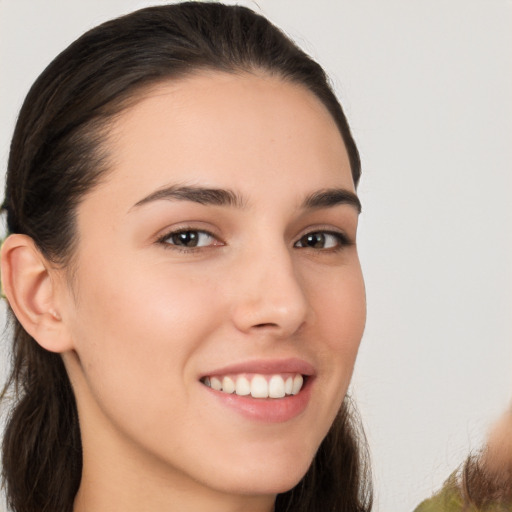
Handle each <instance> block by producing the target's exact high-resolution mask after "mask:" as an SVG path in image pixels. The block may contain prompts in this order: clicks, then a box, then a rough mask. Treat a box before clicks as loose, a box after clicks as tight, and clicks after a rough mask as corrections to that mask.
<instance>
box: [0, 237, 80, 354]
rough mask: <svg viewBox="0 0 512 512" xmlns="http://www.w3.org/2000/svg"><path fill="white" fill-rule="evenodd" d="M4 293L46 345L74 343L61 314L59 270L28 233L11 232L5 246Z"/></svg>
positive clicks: (57, 347) (55, 348)
mask: <svg viewBox="0 0 512 512" xmlns="http://www.w3.org/2000/svg"><path fill="white" fill-rule="evenodd" d="M1 271H2V287H3V292H4V294H5V296H6V298H7V300H8V301H9V305H10V306H11V308H12V310H13V312H14V314H15V315H16V317H17V318H18V320H19V321H20V323H21V324H22V326H23V328H24V329H25V331H27V333H28V334H30V336H32V337H33V338H34V339H35V340H36V341H37V342H38V343H39V345H41V346H42V347H43V348H45V349H46V350H49V351H51V352H65V351H67V350H70V349H71V348H72V343H71V339H70V336H69V334H68V330H67V328H66V325H65V323H64V322H63V321H62V318H61V315H60V313H59V308H58V304H59V298H60V297H59V296H58V290H59V289H60V290H62V287H59V286H56V284H57V283H56V279H57V277H58V270H57V269H55V268H53V267H52V265H51V264H50V262H49V261H48V260H47V259H46V258H45V257H44V256H43V255H42V253H41V252H40V251H39V249H38V248H37V247H36V245H35V243H34V241H33V240H32V238H30V237H29V236H26V235H19V234H15V235H10V236H9V237H8V238H7V239H6V240H5V242H4V243H3V245H2V250H1Z"/></svg>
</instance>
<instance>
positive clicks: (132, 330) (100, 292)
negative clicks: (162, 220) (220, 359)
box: [75, 260, 221, 419]
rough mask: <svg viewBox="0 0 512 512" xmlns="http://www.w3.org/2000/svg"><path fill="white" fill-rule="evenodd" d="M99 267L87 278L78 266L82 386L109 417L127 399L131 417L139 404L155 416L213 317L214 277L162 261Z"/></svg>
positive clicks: (187, 371)
mask: <svg viewBox="0 0 512 512" xmlns="http://www.w3.org/2000/svg"><path fill="white" fill-rule="evenodd" d="M97 268H100V267H99V266H98V267H97ZM101 268H102V269H109V268H110V269H111V270H112V271H110V272H108V271H102V273H101V274H98V273H96V275H95V279H94V280H87V279H85V276H87V275H89V272H88V271H89V270H90V268H87V267H86V266H84V267H83V268H82V269H81V273H82V275H81V282H82V283H85V284H84V285H83V286H82V287H81V289H80V297H79V302H78V310H77V315H76V328H75V346H76V351H77V354H78V356H79V358H80V361H81V364H82V368H83V372H84V375H85V378H86V380H87V382H88V386H89V388H90V389H91V391H92V392H93V394H94V395H96V398H97V401H98V402H100V403H104V406H105V408H107V409H108V410H109V411H110V412H112V414H113V415H116V414H121V412H122V409H123V407H126V406H127V405H129V410H131V411H132V412H133V414H135V415H137V414H138V412H137V411H140V410H141V409H140V408H142V407H143V408H144V410H145V411H146V413H147V416H148V418H149V417H151V416H152V415H153V413H152V411H154V413H155V414H161V413H162V410H163V409H162V406H163V405H167V406H168V401H169V396H171V395H175V393H173V391H175V390H176V388H177V386H179V385H180V383H182V382H183V381H184V380H185V381H186V380H187V379H192V377H193V376H192V374H193V372H192V368H191V365H190V362H191V361H193V354H194V352H195V351H196V349H198V347H200V345H201V344H202V343H204V340H205V339H207V337H208V335H209V333H211V331H212V330H214V329H215V326H216V323H217V322H218V320H219V319H220V318H221V315H220V314H219V313H218V310H219V308H220V305H219V303H218V301H215V300H213V299H214V296H215V289H216V288H215V283H214V282H211V281H208V280H205V279H201V278H199V277H198V278H194V277H190V276H189V275H188V274H187V273H186V272H173V273H172V275H171V273H170V271H168V270H166V268H165V267H162V265H159V268H156V267H152V268H150V269H149V270H148V268H146V271H145V272H142V271H140V272H133V271H131V269H132V268H137V267H135V266H132V265H129V264H127V265H125V266H123V265H122V263H120V260H116V266H115V267H113V266H110V265H107V264H105V263H103V264H102V266H101ZM114 268H115V271H113V269H114ZM201 304H207V305H208V307H207V308H201V307H200V305H201ZM198 305H199V306H198ZM121 398H122V399H121ZM177 399H178V400H179V397H178V398H177ZM123 402H124V403H123ZM126 408H127V407H126ZM122 413H123V414H127V412H126V410H124V412H122ZM138 419H140V418H138Z"/></svg>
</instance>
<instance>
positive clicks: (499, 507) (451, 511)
mask: <svg viewBox="0 0 512 512" xmlns="http://www.w3.org/2000/svg"><path fill="white" fill-rule="evenodd" d="M414 512H512V503H510V504H508V505H504V504H496V505H492V504H490V505H487V506H485V507H484V508H476V507H475V506H473V505H469V506H466V507H464V502H463V499H462V496H461V495H460V492H459V488H458V486H457V480H456V475H455V473H454V474H453V475H451V476H450V478H449V479H448V480H447V481H446V482H445V484H444V486H443V488H442V489H441V491H440V492H439V493H437V494H436V495H435V496H433V497H432V498H430V499H428V500H425V501H423V502H422V503H421V504H420V505H419V506H418V507H417V508H416V509H415V510H414Z"/></svg>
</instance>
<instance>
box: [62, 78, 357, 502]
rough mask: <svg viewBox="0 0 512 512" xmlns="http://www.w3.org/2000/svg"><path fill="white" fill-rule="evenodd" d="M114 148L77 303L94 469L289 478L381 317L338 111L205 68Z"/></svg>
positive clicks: (245, 488) (74, 297) (250, 490)
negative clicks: (361, 246)
mask: <svg viewBox="0 0 512 512" xmlns="http://www.w3.org/2000/svg"><path fill="white" fill-rule="evenodd" d="M106 145H107V148H108V149H109V151H110V157H111V163H112V166H111V171H110V172H109V173H108V174H107V177H106V179H105V180H104V181H103V182H102V183H101V184H100V185H98V186H97V187H96V188H95V189H93V190H92V191H91V192H90V193H89V194H87V195H86V196H85V198H84V200H83V202H82V203H81V204H80V205H79V206H78V210H77V225H78V234H79V241H78V249H77V255H76V269H75V272H74V273H73V276H72V278H70V283H71V287H70V289H71V291H70V292H69V293H70V297H69V300H67V301H66V302H65V303H64V305H63V307H62V311H61V312H60V313H61V316H62V318H63V321H64V322H65V323H66V324H67V326H68V329H69V333H70V337H71V339H72V342H73V346H74V351H73V352H70V353H66V354H65V355H64V360H65V363H66V366H67V369H68V371H69V373H70V376H71V379H72V382H73V386H74V388H75V392H76V395H77V401H78V406H79V413H80V421H81V428H82V436H83V445H84V471H86V469H87V467H88V465H89V464H92V465H94V461H95V460H96V461H97V460H98V459H101V463H102V465H103V467H109V468H110V470H111V471H125V472H126V471H128V472H130V471H131V470H133V471H134V472H135V471H137V472H140V471H141V470H142V471H145V470H143V469H141V468H145V469H146V470H147V471H145V472H144V473H143V474H144V475H145V477H146V478H147V479H149V480H151V478H153V477H154V478H156V479H160V478H161V477H162V476H164V477H165V478H163V479H161V481H162V482H163V481H165V482H178V481H179V482H180V484H179V485H180V489H188V488H190V489H192V488H194V489H203V490H204V489H208V490H209V492H212V491H215V492H218V491H222V492H224V493H235V494H248V495H267V494H268V495H271V494H275V493H278V492H282V491H285V490H287V489H289V488H291V487H292V486H293V485H295V484H296V483H297V481H298V480H299V479H300V478H301V477H302V476H303V474H304V473H305V472H306V470H307V468H308V466H309V464H310V462H311V460H312V458H313V456H314V454H315V452H316V450H317V448H318V446H319V444H320V442H321V441H322V439H323V437H324V436H325V435H326V433H327V431H328V429H329V427H330V425H331V423H332V421H333V419H334V417H335V415H336V413H337V411H338V409H339V407H340V404H341V402H342V400H343V397H344V395H345V393H346V391H347V387H348V384H349V381H350V378H351V374H352V369H353V365H354V361H355V358H356V353H357V350H358V346H359V342H360V339H361V336H362V333H363V328H364V322H365V294H364V285H363V279H362V276H361V270H360V265H359V260H358V255H357V249H356V245H355V240H356V228H357V220H358V205H357V199H356V196H355V191H354V184H353V181H352V177H351V172H350V166H349V160H348V157H347V152H346V150H345V147H344V144H343V142H342V139H341V136H340V134H339V131H338V129H337V127H336V125H335V123H334V121H333V119H332V118H331V116H330V115H329V113H328V112H327V110H326V109H325V107H324V106H323V105H322V104H321V103H320V101H319V100H318V99H317V98H316V97H315V96H314V95H313V94H312V93H310V92H308V91H307V90H305V89H304V88H303V87H301V86H299V85H295V84H290V83H286V82H283V81H282V80H281V79H278V78H275V77H266V76H257V75H249V74H242V75H240V74H238V75H237V74H223V73H213V72H212V73H202V74H198V75H194V76H192V77H190V78H186V79H182V80H179V81H173V82H170V83H164V84H162V85H160V86H158V87H155V88H153V89H152V90H151V91H150V92H149V93H147V94H145V95H144V97H143V98H142V100H141V101H140V102H138V103H137V104H136V105H135V106H132V107H130V108H129V109H127V110H126V111H125V112H124V113H123V114H122V115H121V116H120V117H119V118H117V119H116V120H115V122H114V125H113V126H112V129H111V131H110V133H109V137H108V140H107V141H106ZM301 380H303V381H304V382H303V385H302V387H301V385H300V383H301ZM219 386H223V389H218V388H219ZM233 388H235V389H236V390H235V392H234V393H233V392H232V391H233ZM247 393H249V394H247ZM269 393H270V397H269V396H267V395H268V394H269ZM253 395H254V397H253ZM283 395H284V396H283ZM110 464H111V467H110ZM113 468H116V469H113ZM149 475H153V476H152V477H150V476H149ZM149 480H146V482H149ZM148 485H149V484H148ZM198 492H200V491H198Z"/></svg>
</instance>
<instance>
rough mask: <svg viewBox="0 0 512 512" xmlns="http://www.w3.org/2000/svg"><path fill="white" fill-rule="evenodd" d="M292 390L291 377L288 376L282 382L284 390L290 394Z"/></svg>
mask: <svg viewBox="0 0 512 512" xmlns="http://www.w3.org/2000/svg"><path fill="white" fill-rule="evenodd" d="M292 390H293V377H288V378H287V379H286V382H285V383H284V392H285V393H286V394H287V395H291V394H292Z"/></svg>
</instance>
